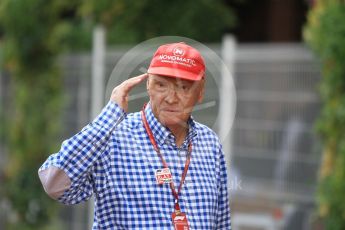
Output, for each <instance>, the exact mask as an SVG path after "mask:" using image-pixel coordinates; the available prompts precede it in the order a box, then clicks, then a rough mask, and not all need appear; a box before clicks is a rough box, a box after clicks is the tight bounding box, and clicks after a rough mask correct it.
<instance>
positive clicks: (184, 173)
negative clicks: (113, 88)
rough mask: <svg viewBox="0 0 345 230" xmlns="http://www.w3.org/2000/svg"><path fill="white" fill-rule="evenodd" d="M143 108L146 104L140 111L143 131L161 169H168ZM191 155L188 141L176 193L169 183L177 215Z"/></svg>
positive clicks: (190, 143)
mask: <svg viewBox="0 0 345 230" xmlns="http://www.w3.org/2000/svg"><path fill="white" fill-rule="evenodd" d="M145 107H146V104H145V105H144V107H143V109H142V110H141V119H142V120H143V123H144V127H145V130H146V132H147V135H148V136H149V138H150V141H151V144H152V145H153V148H154V149H155V151H156V152H157V155H158V156H159V158H160V159H161V161H162V164H163V167H164V168H169V167H168V164H167V162H166V161H165V160H164V158H163V155H162V154H161V152H160V150H159V148H158V145H157V142H156V140H155V138H154V136H153V133H152V131H151V128H150V126H149V124H148V122H147V119H146V116H145ZM191 154H192V141H190V142H189V144H188V153H187V157H186V163H185V166H184V170H183V173H182V176H181V182H180V185H179V187H178V191H177V192H176V189H175V185H174V182H173V181H171V182H170V183H169V185H170V188H171V191H172V194H173V196H174V198H175V206H174V207H175V212H177V213H179V212H181V209H180V205H179V203H178V196H179V194H180V192H181V189H182V186H183V183H184V181H185V179H186V176H187V172H188V167H189V165H190V158H191Z"/></svg>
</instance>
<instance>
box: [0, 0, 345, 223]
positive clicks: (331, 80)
mask: <svg viewBox="0 0 345 230" xmlns="http://www.w3.org/2000/svg"><path fill="white" fill-rule="evenodd" d="M344 21H345V3H344V1H341V0H261V1H254V0H232V1H231V0H213V1H211V0H197V1H192V0H183V1H182V0H176V1H160V0H143V1H133V0H131V1H125V0H102V1H97V0H89V1H82V0H74V1H70V0H50V1H42V0H22V1H14V0H1V1H0V229H1V230H2V229H6V230H7V229H9V230H12V229H20V230H31V229H43V230H57V229H66V230H82V229H91V228H90V223H91V222H92V202H89V203H84V204H79V205H75V206H63V205H60V204H58V203H57V202H55V201H53V200H51V199H50V198H49V197H48V196H47V195H46V194H45V193H44V191H43V188H42V186H41V184H40V182H39V179H38V176H37V170H38V168H39V167H40V165H41V164H42V163H43V162H44V160H45V159H46V158H47V157H48V156H49V155H50V154H52V153H55V152H57V151H59V147H60V144H61V143H62V141H63V140H65V139H67V138H69V137H70V136H72V135H73V134H75V133H77V132H78V131H79V130H81V129H82V128H83V127H84V126H85V125H87V124H88V123H89V122H90V121H91V120H92V119H93V118H94V117H95V116H96V115H97V113H98V112H99V111H100V110H101V108H102V107H103V106H104V105H105V103H106V102H107V99H106V97H105V96H104V95H105V88H106V87H107V83H108V81H109V80H110V77H111V76H112V74H113V73H112V70H113V68H114V67H115V66H119V65H121V63H119V60H121V58H122V57H124V55H125V54H126V53H127V51H129V50H131V49H132V48H133V47H135V46H136V45H137V44H140V43H141V42H144V41H146V40H148V39H152V38H157V37H160V36H180V37H185V38H189V39H193V40H196V41H198V42H200V43H202V44H204V45H205V46H200V47H197V48H199V49H200V50H201V52H202V53H203V54H204V55H205V56H207V64H208V70H207V71H208V75H211V76H212V77H209V78H208V81H207V85H206V86H207V89H206V97H205V104H204V106H203V107H200V108H199V109H198V111H197V112H196V114H195V117H196V119H197V120H198V121H200V122H202V123H205V124H207V125H208V126H210V127H211V128H213V129H214V130H215V131H216V132H217V133H219V135H220V136H221V138H222V143H223V145H224V150H225V154H226V158H227V162H228V170H229V181H228V185H229V191H230V194H231V199H230V200H231V209H232V225H233V229H235V230H237V229H238V230H271V229H277V230H285V229H293V230H307V229H331V230H338V229H339V230H343V229H345V196H344V195H345V167H344V165H345V138H344V135H345V132H344V131H345V130H344V129H345V67H344V66H345V65H344V63H343V62H344V60H345V23H344ZM205 47H208V48H205ZM214 53H215V54H217V55H216V57H220V58H221V59H220V58H213V59H212V57H215V56H214V55H213V54H214ZM209 57H211V58H209ZM133 59H134V58H133ZM148 63H149V59H146V60H142V63H140V64H137V65H136V66H134V67H133V69H132V70H131V72H130V74H131V75H129V76H134V75H135V74H138V73H140V72H143V67H145V66H147V65H148ZM127 64H128V63H127ZM144 69H145V68H144ZM224 70H228V71H229V72H228V71H224ZM115 74H116V73H115ZM129 76H124V79H126V78H128V77H129ZM231 76H232V80H233V83H234V88H235V89H234V90H235V93H236V112H235V117H234V121H233V125H232V128H231V129H230V130H222V127H226V125H224V124H226V123H231V117H230V116H231V114H228V113H226V111H232V110H231V108H233V105H231V100H229V98H227V97H226V96H227V95H232V94H231V92H229V91H231V90H232V89H230V88H226V87H224V85H225V86H227V84H229V79H230V77H231ZM124 79H123V80H124ZM230 83H231V82H230ZM114 86H115V85H112V87H114ZM135 90H136V91H135V92H134V94H135V95H137V96H132V100H131V101H130V107H129V108H130V111H137V110H139V109H140V108H141V106H142V104H143V102H145V101H147V97H146V96H145V93H144V94H143V92H144V91H145V88H144V87H142V88H140V87H139V88H138V89H135ZM138 95H139V96H138ZM218 118H219V119H218Z"/></svg>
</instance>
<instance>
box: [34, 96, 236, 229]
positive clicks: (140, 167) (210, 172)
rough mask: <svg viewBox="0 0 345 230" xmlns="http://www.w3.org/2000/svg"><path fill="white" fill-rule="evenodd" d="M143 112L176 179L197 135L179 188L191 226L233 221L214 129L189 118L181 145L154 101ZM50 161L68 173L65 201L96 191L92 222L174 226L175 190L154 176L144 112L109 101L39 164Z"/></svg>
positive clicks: (223, 225)
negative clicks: (162, 120)
mask: <svg viewBox="0 0 345 230" xmlns="http://www.w3.org/2000/svg"><path fill="white" fill-rule="evenodd" d="M145 113H146V117H147V120H148V123H149V126H150V128H151V129H152V132H153V134H154V137H155V139H156V141H157V144H158V146H159V148H160V150H161V153H162V155H163V156H164V159H165V160H166V161H167V163H168V165H169V168H170V169H171V172H172V175H173V179H174V182H175V186H176V187H178V186H179V181H180V179H181V174H182V172H183V168H184V164H185V160H186V153H187V149H188V143H189V141H190V140H192V143H193V150H192V156H191V163H190V166H189V170H188V173H187V177H186V180H185V184H184V186H183V188H182V191H181V194H180V196H179V204H180V207H181V210H182V212H185V213H186V214H187V218H188V223H189V225H190V229H200V230H210V229H231V226H230V208H229V199H228V192H227V175H226V165H225V160H224V155H223V152H222V147H221V144H220V143H219V140H218V138H217V136H216V134H215V133H214V132H213V131H212V130H211V129H209V128H208V127H206V126H204V125H202V124H200V123H198V122H195V121H193V119H190V120H189V127H190V128H189V133H188V135H187V137H186V139H185V141H184V143H183V144H182V146H181V147H177V146H176V144H175V139H174V136H173V135H172V133H171V132H170V131H169V130H168V129H167V128H165V127H164V126H162V125H161V123H160V122H159V121H158V120H157V119H156V118H155V116H154V115H153V113H152V110H151V108H150V106H147V107H146V109H145ZM50 166H55V167H58V168H59V169H62V170H63V171H64V172H65V173H66V174H67V176H68V177H69V178H70V180H71V186H70V188H69V189H67V190H66V191H65V192H64V194H63V195H62V196H61V197H60V198H59V199H58V200H59V201H60V202H62V203H64V204H76V203H79V202H81V201H85V200H88V199H89V198H90V197H91V195H92V194H94V196H95V212H94V224H93V229H169V230H171V229H174V227H173V224H172V219H171V214H172V213H173V211H174V197H173V195H172V192H171V190H170V187H169V184H164V185H158V184H157V182H156V179H155V171H156V170H157V169H162V168H163V166H162V162H161V160H160V158H159V157H158V156H157V153H156V152H155V150H154V149H153V146H152V144H151V142H150V140H149V137H148V135H147V133H146V131H145V129H144V126H143V122H142V120H141V116H140V113H139V112H137V113H130V114H126V113H125V112H124V111H123V110H122V109H121V108H120V107H119V106H118V105H117V104H116V103H114V102H109V103H108V104H107V106H106V107H105V108H104V109H103V110H102V112H101V113H100V115H99V116H98V117H97V118H96V119H95V120H94V121H93V122H92V123H90V124H89V125H87V126H86V127H85V128H84V129H83V130H82V131H81V132H79V133H77V134H76V135H75V136H73V137H72V138H70V139H68V140H66V141H64V142H63V143H62V146H61V150H60V151H59V152H58V153H56V154H53V155H51V156H50V157H49V158H48V159H47V161H46V162H45V163H44V164H43V165H42V166H41V168H40V170H43V169H47V168H49V167H50Z"/></svg>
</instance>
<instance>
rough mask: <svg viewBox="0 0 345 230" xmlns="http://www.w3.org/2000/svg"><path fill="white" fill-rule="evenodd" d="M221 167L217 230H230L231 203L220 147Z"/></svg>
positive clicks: (219, 171)
mask: <svg viewBox="0 0 345 230" xmlns="http://www.w3.org/2000/svg"><path fill="white" fill-rule="evenodd" d="M218 157H219V159H218V160H219V161H218V163H219V167H218V172H217V173H218V178H219V180H218V210H217V227H216V229H227V230H228V229H230V230H231V217H230V201H229V193H228V186H227V170H226V163H225V158H224V153H223V151H222V148H221V146H220V150H219V156H218Z"/></svg>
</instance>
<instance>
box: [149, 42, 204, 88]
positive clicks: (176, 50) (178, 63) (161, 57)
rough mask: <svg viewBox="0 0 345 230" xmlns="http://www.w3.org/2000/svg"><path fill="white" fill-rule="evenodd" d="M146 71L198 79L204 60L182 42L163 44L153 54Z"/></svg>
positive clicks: (200, 77) (200, 75) (193, 79)
mask: <svg viewBox="0 0 345 230" xmlns="http://www.w3.org/2000/svg"><path fill="white" fill-rule="evenodd" d="M147 73H149V74H157V75H163V76H168V77H175V78H182V79H186V80H191V81H199V80H201V79H202V77H203V76H204V75H205V62H204V59H203V58H202V56H201V54H200V52H199V51H198V50H196V49H195V48H193V47H191V46H189V45H187V44H185V43H183V42H180V43H171V44H165V45H162V46H160V47H159V48H158V49H157V51H156V52H155V54H154V55H153V58H152V60H151V64H150V67H149V69H148V71H147Z"/></svg>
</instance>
